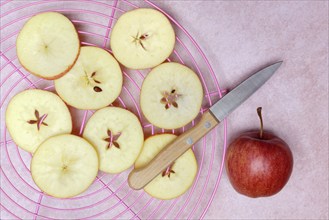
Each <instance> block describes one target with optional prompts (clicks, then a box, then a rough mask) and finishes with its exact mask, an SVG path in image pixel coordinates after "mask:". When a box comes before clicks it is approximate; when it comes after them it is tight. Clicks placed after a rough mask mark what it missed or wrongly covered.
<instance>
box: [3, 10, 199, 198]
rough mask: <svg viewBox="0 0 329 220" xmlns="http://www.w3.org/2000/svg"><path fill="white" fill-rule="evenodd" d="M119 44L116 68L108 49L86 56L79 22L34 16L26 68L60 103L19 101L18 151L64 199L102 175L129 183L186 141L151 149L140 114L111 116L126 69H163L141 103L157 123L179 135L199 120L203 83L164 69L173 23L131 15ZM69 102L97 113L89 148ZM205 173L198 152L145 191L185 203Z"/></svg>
mask: <svg viewBox="0 0 329 220" xmlns="http://www.w3.org/2000/svg"><path fill="white" fill-rule="evenodd" d="M110 44H111V48H112V50H113V54H114V57H115V58H114V57H113V56H112V55H111V54H110V53H108V52H107V51H105V50H104V49H101V48H98V47H91V46H84V47H80V41H79V37H78V34H77V31H76V29H75V27H74V26H73V24H72V22H71V21H70V20H69V19H68V18H66V17H65V16H63V15H61V14H59V13H56V12H46V13H41V14H38V15H36V16H33V17H32V18H31V19H30V20H28V21H27V22H26V24H25V25H24V27H23V29H22V30H21V32H20V33H19V35H18V37H17V45H16V46H17V56H18V59H19V61H20V63H21V64H22V66H23V67H24V68H25V69H26V70H28V71H29V72H30V73H31V74H34V75H36V76H38V77H41V78H44V79H48V80H49V79H51V80H55V81H54V84H55V89H56V92H57V93H58V95H59V96H57V95H56V94H54V93H52V92H48V91H43V90H39V89H31V90H26V91H23V92H21V93H19V94H17V95H16V96H14V97H13V98H12V100H11V101H10V103H9V104H8V108H7V111H6V125H7V128H8V131H9V133H10V135H11V136H12V139H13V140H14V142H15V143H16V144H17V146H19V147H21V148H22V149H24V150H26V151H28V152H30V153H32V154H33V157H32V161H31V174H32V177H33V180H34V181H35V183H36V185H37V186H38V187H39V188H40V189H41V190H42V191H44V192H45V193H47V194H49V195H52V196H54V197H59V198H69V197H72V196H76V195H78V194H80V193H82V192H83V191H85V190H86V189H87V188H88V186H89V185H90V184H92V182H93V181H94V179H95V177H96V175H97V171H98V169H100V170H101V171H104V172H107V173H119V172H123V171H125V170H127V169H129V167H131V166H132V165H133V164H135V167H136V168H139V167H141V166H144V165H146V164H147V163H148V162H149V161H150V160H151V159H152V158H153V157H154V156H156V154H157V153H158V152H159V151H160V150H161V149H162V148H163V147H164V146H165V145H166V144H167V143H169V142H170V141H172V140H173V139H174V138H175V137H176V136H175V135H170V134H162V135H155V136H153V137H150V138H148V139H147V140H146V141H145V143H144V134H143V129H142V126H141V123H140V121H139V120H138V118H137V117H136V116H135V115H134V114H133V113H131V112H130V111H128V110H126V109H122V108H117V107H107V106H109V105H110V104H111V103H112V102H113V101H114V100H115V99H116V98H117V97H118V96H119V94H120V92H121V89H122V84H123V77H122V72H121V68H120V65H119V63H118V61H119V62H120V63H121V64H122V65H124V66H126V67H128V68H131V69H146V68H153V67H155V68H154V69H153V70H152V71H151V72H150V73H149V74H148V76H147V77H146V78H145V80H144V83H143V85H142V90H141V94H140V104H141V109H142V112H143V114H144V116H145V117H146V118H147V119H148V120H149V121H150V123H152V124H154V125H156V126H158V127H160V128H165V129H176V128H179V127H182V126H185V125H186V124H187V123H189V122H191V121H192V120H193V119H194V118H195V117H196V116H197V114H198V113H199V110H200V107H201V102H202V98H203V90H202V85H201V82H200V80H199V78H198V77H197V75H196V74H195V73H194V72H193V71H192V70H191V69H189V68H188V67H186V66H183V65H181V64H178V63H163V62H164V61H165V60H166V59H167V58H168V57H169V55H170V54H171V53H172V51H173V49H174V45H175V32H174V30H173V28H172V26H171V24H170V22H169V20H168V19H167V18H166V16H164V15H163V14H162V13H160V12H159V11H157V10H153V9H136V10H132V11H130V12H127V13H125V14H123V15H122V16H121V17H120V18H119V19H118V21H117V23H116V24H115V26H114V28H113V31H112V33H111V42H110ZM116 59H117V60H118V61H117V60H116ZM161 63H163V64H161ZM64 102H65V103H66V104H68V105H70V106H73V107H75V108H77V109H94V110H97V111H96V112H95V113H94V115H93V116H92V117H91V118H90V119H89V121H88V122H87V124H86V127H85V130H84V133H83V138H81V137H78V136H75V135H72V134H70V133H71V131H72V120H71V115H70V112H69V110H68V108H67V106H66V105H65V103H64ZM196 172H197V163H196V159H195V156H194V153H193V151H192V150H189V151H188V152H186V153H185V154H184V155H182V156H181V157H180V158H179V159H177V160H176V161H175V163H174V164H172V165H171V166H170V167H168V169H166V170H164V171H163V173H162V174H161V175H159V176H158V177H157V178H156V179H154V180H153V181H152V182H151V183H150V184H149V185H147V186H146V187H145V191H146V192H147V193H148V194H150V195H151V196H154V197H156V198H159V199H172V198H175V197H178V196H180V195H181V194H183V193H184V192H185V191H186V190H187V189H188V188H189V187H190V186H191V185H192V183H193V181H194V178H195V175H196Z"/></svg>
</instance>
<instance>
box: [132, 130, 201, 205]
mask: <svg viewBox="0 0 329 220" xmlns="http://www.w3.org/2000/svg"><path fill="white" fill-rule="evenodd" d="M175 138H176V136H175V135H173V134H159V135H155V136H152V137H149V138H148V139H146V140H145V143H144V146H143V150H142V152H141V154H140V155H139V157H138V158H137V160H136V162H135V169H138V168H141V167H143V166H145V165H147V164H148V163H149V162H150V161H151V160H152V159H153V158H154V157H155V156H156V155H157V154H158V153H159V152H160V151H161V150H162V149H163V148H164V147H165V146H166V145H167V144H169V143H170V142H171V141H173V140H174V139H175ZM197 170H198V165H197V162H196V159H195V156H194V153H193V151H192V150H191V149H189V150H188V151H186V152H185V153H184V154H183V155H182V156H180V157H179V158H178V159H177V160H176V161H175V162H174V163H173V164H172V166H171V167H170V168H168V169H166V170H164V171H163V172H162V173H161V174H159V175H158V176H157V177H156V178H155V179H153V180H152V181H151V182H150V183H149V184H147V185H146V186H145V187H144V190H145V192H147V193H148V194H149V195H151V196H153V197H155V198H158V199H165V200H167V199H173V198H176V197H178V196H180V195H182V194H183V193H185V192H186V191H187V190H188V189H189V188H190V187H191V185H192V184H193V182H194V179H195V176H196V174H197Z"/></svg>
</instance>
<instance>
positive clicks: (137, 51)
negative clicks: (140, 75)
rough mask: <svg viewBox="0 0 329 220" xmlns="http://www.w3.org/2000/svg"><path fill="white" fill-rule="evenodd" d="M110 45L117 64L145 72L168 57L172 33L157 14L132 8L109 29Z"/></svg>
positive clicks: (163, 16)
mask: <svg viewBox="0 0 329 220" xmlns="http://www.w3.org/2000/svg"><path fill="white" fill-rule="evenodd" d="M110 44H111V48H112V51H113V54H114V56H115V58H117V60H118V61H119V62H120V63H121V64H123V65H124V66H126V67H128V68H131V69H146V68H151V67H154V66H157V65H159V64H160V63H162V62H163V61H164V60H166V59H167V58H168V57H169V55H170V54H171V53H172V51H173V49H174V46H175V32H174V29H173V28H172V26H171V24H170V22H169V20H168V19H167V17H166V16H165V15H163V14H162V13H161V12H159V11H157V10H154V9H150V8H141V9H135V10H132V11H129V12H126V13H125V14H123V15H122V16H120V18H119V19H118V21H117V22H116V24H115V25H114V27H113V30H112V33H111V40H110Z"/></svg>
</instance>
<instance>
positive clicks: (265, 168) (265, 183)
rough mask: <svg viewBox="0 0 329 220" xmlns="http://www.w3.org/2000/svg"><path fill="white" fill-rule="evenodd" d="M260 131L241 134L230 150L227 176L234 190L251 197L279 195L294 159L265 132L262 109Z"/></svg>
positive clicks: (277, 140) (285, 145)
mask: <svg viewBox="0 0 329 220" xmlns="http://www.w3.org/2000/svg"><path fill="white" fill-rule="evenodd" d="M257 112H258V115H259V117H260V121H261V129H260V131H250V132H246V133H243V134H241V135H240V136H239V137H238V138H237V139H235V140H234V141H233V142H232V143H231V144H230V145H229V147H228V149H227V154H226V161H225V163H226V164H225V165H226V172H227V175H228V177H229V180H230V182H231V184H232V186H233V188H234V189H235V190H236V191H237V192H239V193H241V194H243V195H246V196H249V197H253V198H256V197H265V196H271V195H274V194H276V193H278V192H279V191H280V190H281V189H282V188H283V187H284V186H285V185H286V183H287V182H288V179H289V177H290V175H291V172H292V167H293V157H292V153H291V151H290V148H289V146H288V145H287V144H286V143H285V142H284V141H283V140H282V139H280V138H279V137H277V136H275V135H273V134H272V133H270V132H264V131H263V120H262V116H261V107H259V108H258V109H257Z"/></svg>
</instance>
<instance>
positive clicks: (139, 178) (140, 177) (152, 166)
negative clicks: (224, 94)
mask: <svg viewBox="0 0 329 220" xmlns="http://www.w3.org/2000/svg"><path fill="white" fill-rule="evenodd" d="M218 124H219V121H218V120H217V119H216V117H215V116H214V115H213V114H212V113H211V112H210V111H207V112H206V113H204V114H203V116H202V118H201V120H200V122H199V123H198V124H197V125H196V126H194V127H193V128H191V129H190V130H188V131H187V132H184V133H183V134H181V135H180V136H178V137H177V138H176V139H175V140H173V141H172V142H171V143H170V144H168V145H167V146H166V147H165V148H164V149H163V150H162V151H160V153H159V154H157V155H156V156H155V157H154V158H153V159H152V160H151V161H150V162H149V163H148V164H147V165H146V166H144V167H141V168H139V169H134V170H133V171H131V173H130V174H129V177H128V183H129V186H130V187H131V188H133V189H142V188H144V186H146V185H147V184H148V183H149V182H150V181H151V180H153V179H154V178H155V177H156V176H157V175H159V174H160V173H161V172H162V171H163V170H165V169H166V168H167V167H168V166H169V165H170V164H172V162H174V161H175V160H176V159H177V158H178V157H180V156H181V155H182V154H184V153H185V152H186V151H187V150H188V149H189V148H190V147H192V146H193V144H194V143H195V142H197V141H198V140H200V139H201V138H202V137H203V136H204V135H206V134H207V133H208V132H209V131H210V130H212V129H213V128H214V127H215V126H216V125H218Z"/></svg>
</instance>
